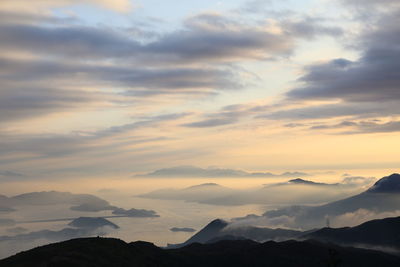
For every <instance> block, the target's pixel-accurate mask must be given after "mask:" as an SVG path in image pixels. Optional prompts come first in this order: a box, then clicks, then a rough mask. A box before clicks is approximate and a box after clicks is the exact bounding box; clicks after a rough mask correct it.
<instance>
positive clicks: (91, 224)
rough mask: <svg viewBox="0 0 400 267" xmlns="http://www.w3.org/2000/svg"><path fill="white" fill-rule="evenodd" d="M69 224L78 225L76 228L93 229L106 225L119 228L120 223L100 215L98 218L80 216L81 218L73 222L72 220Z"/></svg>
mask: <svg viewBox="0 0 400 267" xmlns="http://www.w3.org/2000/svg"><path fill="white" fill-rule="evenodd" d="M68 225H69V226H73V227H76V228H92V229H96V228H100V227H104V226H109V227H111V228H114V229H118V228H119V227H118V225H116V224H114V223H112V222H110V221H109V220H107V219H104V218H101V217H98V218H94V217H79V218H77V219H75V220H73V221H72V222H70V223H69V224H68Z"/></svg>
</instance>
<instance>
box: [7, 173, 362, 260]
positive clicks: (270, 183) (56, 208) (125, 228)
mask: <svg viewBox="0 0 400 267" xmlns="http://www.w3.org/2000/svg"><path fill="white" fill-rule="evenodd" d="M332 176H333V175H332ZM325 177H326V179H325V181H327V182H332V181H333V182H335V181H336V182H337V181H340V180H341V179H342V178H339V179H338V178H336V180H335V178H333V177H330V176H329V175H326V176H325ZM336 177H337V176H336ZM313 178H315V177H309V178H307V179H309V180H313ZM315 179H317V178H315ZM287 181H288V179H287V178H266V179H260V178H240V179H239V178H184V179H183V178H180V179H174V178H168V179H163V178H158V179H155V178H128V179H127V178H115V179H98V180H97V182H96V183H93V180H87V181H86V180H80V182H79V184H77V183H74V182H73V181H70V182H68V180H63V182H62V183H56V182H53V183H46V186H42V185H38V184H34V183H32V184H30V183H29V182H27V184H26V186H24V187H20V186H18V183H14V184H9V188H10V190H9V192H13V193H14V194H18V193H27V192H32V191H38V192H39V191H48V190H55V191H61V192H63V191H64V192H65V191H69V192H71V193H85V194H92V195H95V196H98V197H100V198H101V199H104V200H106V201H108V202H109V203H110V204H111V205H113V206H117V207H119V208H123V209H127V210H129V209H131V208H135V209H145V210H154V211H155V212H156V213H157V214H158V215H159V216H160V217H153V218H138V217H112V218H107V219H108V220H109V221H111V222H112V223H114V224H116V225H118V226H119V227H120V228H119V229H107V231H103V232H101V233H99V234H100V235H102V236H110V237H116V238H120V239H122V240H125V241H127V242H131V241H136V240H144V241H149V242H153V243H154V244H156V245H158V246H166V245H167V244H176V243H182V242H184V241H185V240H187V239H188V238H190V237H191V236H192V235H193V233H188V232H173V231H170V229H171V228H173V227H180V228H185V227H189V228H193V229H196V230H200V229H201V228H203V227H204V226H205V225H206V224H208V223H209V222H210V221H212V220H214V219H216V218H221V219H224V220H227V221H230V220H231V219H233V218H236V217H243V216H246V215H248V214H256V215H261V214H263V213H264V212H265V211H267V210H272V209H276V208H279V207H284V206H287V205H288V204H291V203H288V199H289V200H293V201H294V203H296V204H309V203H310V202H312V203H313V204H319V203H324V202H327V201H331V200H336V199H339V198H341V197H344V196H350V195H352V194H355V193H358V192H360V191H362V190H364V189H365V186H366V185H365V184H362V185H357V186H353V187H350V188H348V189H345V190H342V189H338V188H334V187H332V188H330V187H326V188H321V189H318V188H313V187H309V188H308V187H307V186H304V185H286V184H285V183H286V182H287ZM318 181H319V182H320V181H321V179H319V180H318ZM214 183H215V184H218V186H220V187H221V188H224V190H225V189H226V188H228V189H229V190H230V191H228V192H230V193H231V194H233V195H232V196H233V198H236V197H239V198H240V196H248V195H249V194H255V193H254V192H261V194H266V195H270V198H269V199H270V200H271V201H264V202H263V201H259V203H251V202H252V201H250V202H249V203H242V204H240V203H239V204H238V203H233V204H230V203H225V204H224V203H222V204H221V203H217V204H215V203H214V204H205V203H201V201H193V200H190V199H189V200H185V199H151V198H144V197H139V195H141V194H145V193H149V192H152V191H154V190H160V189H166V188H167V189H168V188H170V190H169V191H170V192H172V193H173V192H180V191H181V190H187V189H188V188H191V187H193V186H195V188H197V186H199V185H204V184H207V185H209V184H214ZM277 184H278V185H282V184H284V186H275V185H277ZM218 188H219V187H218ZM265 188H267V189H265ZM28 189H29V191H28ZM174 190H175V191H174ZM196 190H197V189H196ZM208 190H209V189H208V188H204V189H203V188H202V187H200V191H197V194H198V197H200V198H202V199H207V197H209V196H210V194H209V193H208ZM218 190H219V189H216V190H215V189H214V191H213V194H218V193H219V191H218ZM259 190H268V191H259ZM167 191H168V190H167ZM319 191H320V192H322V193H323V194H322V195H324V196H325V197H323V196H322V195H321V194H320V196H319V197H317V199H318V200H317V201H316V198H315V195H316V194H317V195H318V192H319ZM338 191H340V193H338ZM224 192H225V191H224ZM324 192H325V193H324ZM328 192H331V193H332V194H330V195H329V194H328ZM14 194H13V195H14ZM221 194H222V193H221ZM257 194H260V193H257ZM282 194H283V196H284V198H282ZM5 195H7V196H9V197H10V196H12V195H11V194H5ZM279 195H281V196H280V197H279ZM335 198H336V199H335ZM282 199H286V201H284V202H282V203H281V200H282ZM308 199H309V200H308ZM301 201H305V202H304V203H302V202H301ZM318 201H319V202H318ZM70 207H71V205H69V204H57V205H42V206H39V205H36V206H30V205H25V206H18V207H16V211H14V212H9V213H2V214H0V216H1V218H7V219H11V220H14V221H15V224H14V225H0V236H14V235H15V233H14V232H13V231H20V232H21V233H24V234H27V233H30V232H36V231H41V230H51V231H60V230H62V229H64V228H68V227H69V226H68V223H69V222H70V221H71V220H68V219H73V218H78V217H108V216H112V215H113V214H112V212H111V211H110V210H105V211H98V212H83V211H76V210H71V209H70ZM57 219H67V220H57ZM45 220H54V221H47V222H43V221H45ZM32 221H41V222H32ZM254 224H260V221H258V222H254ZM262 224H263V223H261V225H262ZM264 226H269V225H268V224H267V223H265V225H264ZM96 233H97V232H96ZM91 235H93V233H91ZM50 242H54V241H53V240H48V239H46V238H42V239H32V240H17V241H15V240H14V241H2V242H0V248H1V250H0V251H1V253H0V257H6V256H9V255H11V254H13V253H16V252H18V251H21V250H27V249H30V248H33V247H35V246H38V245H43V244H47V243H50Z"/></svg>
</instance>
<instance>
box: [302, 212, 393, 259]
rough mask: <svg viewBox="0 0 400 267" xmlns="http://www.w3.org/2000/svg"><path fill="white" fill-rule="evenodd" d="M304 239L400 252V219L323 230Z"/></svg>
mask: <svg viewBox="0 0 400 267" xmlns="http://www.w3.org/2000/svg"><path fill="white" fill-rule="evenodd" d="M303 238H305V239H310V238H311V239H316V240H319V241H323V242H330V243H335V244H340V245H346V246H364V247H368V246H369V247H371V248H372V247H376V248H377V249H379V248H380V249H389V250H390V249H393V250H397V252H398V251H399V250H400V217H395V218H385V219H380V220H372V221H368V222H365V223H363V224H360V225H358V226H355V227H343V228H323V229H320V230H318V231H314V232H312V233H309V234H307V235H304V236H303Z"/></svg>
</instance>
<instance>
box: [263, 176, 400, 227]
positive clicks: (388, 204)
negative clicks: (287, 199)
mask: <svg viewBox="0 0 400 267" xmlns="http://www.w3.org/2000/svg"><path fill="white" fill-rule="evenodd" d="M399 188H400V175H399V174H397V173H395V174H392V175H390V176H387V177H383V178H382V179H380V180H379V181H377V182H376V183H375V184H374V185H373V186H372V187H371V188H369V189H368V190H366V191H365V192H362V193H361V194H358V195H355V196H352V197H349V198H345V199H342V200H338V201H334V202H330V203H327V204H325V205H320V206H301V205H297V206H289V207H286V208H281V209H277V210H271V211H267V212H265V213H264V214H263V216H264V217H266V218H269V219H271V218H278V217H288V218H292V219H293V220H292V223H293V225H296V226H297V227H302V228H308V229H310V228H318V227H322V226H324V225H325V224H326V218H330V219H331V221H333V222H334V220H335V217H337V216H340V215H344V214H349V213H354V212H356V211H359V210H361V209H362V210H368V211H371V212H374V213H382V212H394V211H397V210H399V209H400V190H398V189H399Z"/></svg>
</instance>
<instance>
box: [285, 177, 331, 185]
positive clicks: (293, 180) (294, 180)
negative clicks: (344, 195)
mask: <svg viewBox="0 0 400 267" xmlns="http://www.w3.org/2000/svg"><path fill="white" fill-rule="evenodd" d="M288 183H289V184H305V185H321V186H336V185H338V184H325V183H317V182H313V181H309V180H304V179H301V178H297V179H292V180H289V182H288Z"/></svg>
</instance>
